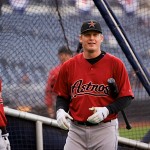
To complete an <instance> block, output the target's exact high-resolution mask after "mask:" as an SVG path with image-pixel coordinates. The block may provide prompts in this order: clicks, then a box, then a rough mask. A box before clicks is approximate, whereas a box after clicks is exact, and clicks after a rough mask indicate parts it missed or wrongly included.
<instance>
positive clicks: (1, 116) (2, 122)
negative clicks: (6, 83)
mask: <svg viewBox="0 0 150 150" xmlns="http://www.w3.org/2000/svg"><path fill="white" fill-rule="evenodd" d="M1 82H2V81H1V80H0V127H5V126H6V124H7V120H6V117H5V113H4V106H3V99H2V97H1V91H2V90H1V89H2V86H1Z"/></svg>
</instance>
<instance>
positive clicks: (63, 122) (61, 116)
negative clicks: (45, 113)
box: [56, 109, 73, 130]
mask: <svg viewBox="0 0 150 150" xmlns="http://www.w3.org/2000/svg"><path fill="white" fill-rule="evenodd" d="M56 114H57V124H58V126H59V127H60V128H62V129H65V130H68V129H69V126H70V123H69V121H68V119H71V120H73V118H72V117H71V116H70V115H69V114H68V113H66V112H65V111H64V110H63V109H59V110H58V111H57V113H56Z"/></svg>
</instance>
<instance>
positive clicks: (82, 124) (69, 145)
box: [54, 20, 134, 150]
mask: <svg viewBox="0 0 150 150" xmlns="http://www.w3.org/2000/svg"><path fill="white" fill-rule="evenodd" d="M103 38H104V37H103V35H102V30H101V26H100V24H99V23H98V22H97V21H95V20H88V21H85V22H83V24H82V26H81V34H80V37H79V42H80V43H81V44H82V51H83V52H82V53H80V54H77V55H76V56H74V57H73V58H71V59H70V60H69V61H67V62H65V63H64V64H63V65H62V67H61V69H60V72H59V75H58V78H57V81H56V84H55V87H54V91H55V92H56V93H57V95H58V96H57V102H56V110H57V123H58V126H59V127H60V128H62V129H66V130H68V129H69V132H68V137H67V139H66V144H65V146H64V149H65V150H70V149H80V150H84V149H89V150H101V149H103V150H109V149H111V150H117V146H118V139H117V135H118V120H117V114H118V112H119V111H121V110H123V109H124V108H126V107H127V106H128V105H129V104H130V103H131V100H132V99H133V97H134V96H133V93H132V89H131V86H130V82H129V78H128V73H127V71H126V68H125V65H124V64H123V62H122V61H121V60H120V59H119V58H117V57H115V56H113V55H111V54H109V53H107V52H105V51H103V50H101V43H102V42H103ZM110 78H113V79H114V80H115V81H116V84H117V87H118V96H117V98H113V97H112V96H111V94H110V87H109V85H108V79H110Z"/></svg>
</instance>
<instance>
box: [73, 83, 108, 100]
mask: <svg viewBox="0 0 150 150" xmlns="http://www.w3.org/2000/svg"><path fill="white" fill-rule="evenodd" d="M85 94H86V95H93V96H108V95H109V87H108V85H104V84H93V83H92V82H89V83H86V84H83V80H78V81H76V82H75V83H74V84H73V85H72V86H71V95H72V98H75V97H77V96H79V95H85Z"/></svg>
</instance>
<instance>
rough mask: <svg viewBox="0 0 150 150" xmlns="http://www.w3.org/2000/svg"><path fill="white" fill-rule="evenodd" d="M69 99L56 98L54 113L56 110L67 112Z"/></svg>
mask: <svg viewBox="0 0 150 150" xmlns="http://www.w3.org/2000/svg"><path fill="white" fill-rule="evenodd" d="M69 104H70V99H65V98H64V97H62V96H57V100H56V111H57V110H58V109H64V110H65V111H66V112H68V111H69Z"/></svg>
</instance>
